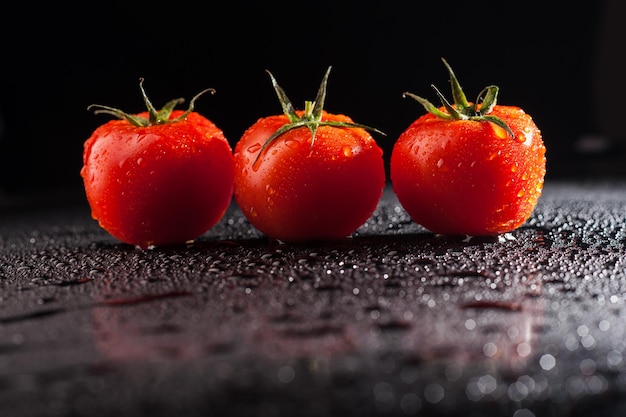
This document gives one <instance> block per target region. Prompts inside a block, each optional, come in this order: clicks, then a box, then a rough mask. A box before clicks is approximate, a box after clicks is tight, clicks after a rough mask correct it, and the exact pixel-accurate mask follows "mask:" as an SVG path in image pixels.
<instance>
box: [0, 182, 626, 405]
mask: <svg viewBox="0 0 626 417" xmlns="http://www.w3.org/2000/svg"><path fill="white" fill-rule="evenodd" d="M625 356H626V183H622V182H616V181H602V182H600V181H596V182H592V181H553V182H548V183H547V184H546V187H545V190H544V193H543V195H542V197H541V199H540V201H539V204H538V206H537V208H536V210H535V212H534V214H533V216H532V218H531V219H530V220H529V221H528V222H527V223H526V224H525V225H524V226H523V227H521V228H520V229H518V230H516V231H514V232H512V233H510V234H507V235H503V236H500V237H495V238H480V239H477V238H472V239H463V238H453V237H447V238H443V237H437V236H434V235H432V234H430V233H429V232H427V231H426V230H424V229H423V228H421V227H420V226H417V225H416V224H414V223H413V222H411V221H410V219H409V218H408V217H407V215H406V214H405V212H404V211H403V210H402V209H401V207H400V206H399V205H398V202H397V200H396V199H395V197H394V195H393V193H391V192H390V190H387V191H386V193H385V195H384V197H383V199H382V201H381V203H380V206H379V209H378V210H377V211H376V213H375V214H374V216H373V217H372V218H371V220H370V221H369V222H368V223H367V224H366V225H364V226H363V227H362V228H360V229H359V230H358V232H357V233H356V234H355V235H354V236H352V237H350V238H346V239H344V240H341V241H337V242H317V243H310V244H300V245H285V244H279V243H276V242H271V241H269V240H267V239H266V238H265V237H264V236H262V235H260V234H259V233H258V232H256V231H255V230H254V229H253V228H251V227H250V225H249V224H248V223H247V222H246V221H245V219H244V218H243V217H242V215H241V213H240V212H239V211H238V209H237V207H236V206H235V205H234V204H233V206H232V207H231V209H230V210H229V212H228V213H227V214H226V216H225V217H224V219H223V221H222V222H221V223H220V224H219V225H217V226H216V227H215V228H214V229H212V230H210V231H209V232H207V233H206V234H205V235H203V236H202V237H201V238H199V239H198V240H197V241H196V242H195V243H194V244H191V245H188V246H181V247H168V248H157V249H153V250H146V251H142V250H139V249H136V248H134V247H131V246H128V245H124V244H120V243H119V242H117V241H116V240H114V239H113V238H111V237H110V236H109V235H108V234H107V233H106V232H104V231H103V230H101V229H100V228H99V227H98V226H97V224H96V223H95V222H94V221H93V220H92V219H91V218H90V215H89V209H88V207H87V206H86V204H71V205H61V206H53V207H45V208H29V209H26V208H20V209H17V208H13V209H7V210H4V211H2V212H0V415H1V416H6V417H9V416H55V417H56V416H89V417H91V416H117V417H122V416H152V417H156V416H168V417H169V416H217V415H227V416H267V417H272V416H303V417H306V416H335V415H337V416H430V415H450V416H456V415H458V416H481V417H482V416H512V417H532V416H536V417H538V416H621V415H626V357H625Z"/></svg>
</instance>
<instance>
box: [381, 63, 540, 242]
mask: <svg viewBox="0 0 626 417" xmlns="http://www.w3.org/2000/svg"><path fill="white" fill-rule="evenodd" d="M444 64H445V65H446V67H447V69H448V71H449V73H450V80H451V83H452V90H453V95H454V98H455V103H454V105H450V104H449V103H448V102H447V101H446V100H445V98H443V96H442V95H441V93H439V91H437V94H438V95H439V97H440V98H441V99H442V102H443V106H441V107H438V108H436V107H435V106H433V105H432V104H431V103H429V102H428V101H427V100H425V99H423V98H421V97H419V96H415V95H413V94H410V93H405V95H409V96H411V97H412V98H415V99H416V100H417V101H419V102H420V103H421V104H422V105H423V106H424V107H425V108H426V110H427V111H428V112H429V113H427V114H425V115H423V116H421V117H419V118H418V119H417V120H415V121H414V122H413V123H412V124H411V125H410V126H409V127H408V128H407V129H406V130H405V131H404V132H403V133H402V134H401V135H400V137H399V138H398V140H397V142H396V143H395V145H394V148H393V150H392V154H391V161H390V177H391V182H392V186H393V190H394V192H395V194H396V196H397V197H398V201H399V202H400V204H401V205H402V206H403V208H404V209H405V210H406V212H407V213H408V214H409V216H410V217H411V218H412V219H413V220H414V221H415V222H416V223H418V224H421V225H422V226H424V227H425V228H427V229H429V230H430V231H432V232H434V233H437V234H448V235H456V234H459V235H462V234H465V235H470V236H480V235H498V234H502V233H506V232H510V231H512V230H514V229H516V228H518V227H520V226H521V225H522V224H523V223H524V222H525V221H526V220H528V218H529V217H530V215H531V214H532V212H533V210H534V208H535V206H536V204H537V201H538V199H539V197H540V195H541V193H542V190H543V184H544V176H545V173H546V159H545V153H546V149H545V146H544V143H543V140H542V136H541V132H540V130H539V129H538V127H537V126H536V125H535V123H534V122H533V120H532V118H531V116H529V115H528V114H526V113H525V112H524V111H523V110H522V109H521V108H519V107H514V106H503V105H497V104H496V99H497V93H498V88H497V87H496V86H489V87H487V88H485V89H484V90H483V91H482V92H481V94H480V95H479V98H478V99H477V100H476V103H479V104H477V105H475V104H472V103H469V102H467V100H466V98H465V95H464V93H463V91H462V89H461V87H460V85H459V83H458V81H457V79H456V77H455V75H454V73H453V72H452V69H451V68H450V67H449V65H448V64H447V62H446V61H445V60H444ZM483 96H484V99H483V100H482V101H481V97H483Z"/></svg>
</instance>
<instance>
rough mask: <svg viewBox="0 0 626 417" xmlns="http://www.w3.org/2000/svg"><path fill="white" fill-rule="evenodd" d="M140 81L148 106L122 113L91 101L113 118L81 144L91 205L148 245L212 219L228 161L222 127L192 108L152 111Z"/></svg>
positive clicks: (221, 198) (229, 173)
mask: <svg viewBox="0 0 626 417" xmlns="http://www.w3.org/2000/svg"><path fill="white" fill-rule="evenodd" d="M142 84H143V80H142V82H141V83H140V87H141V92H142V95H143V98H144V101H145V103H146V106H147V108H148V111H146V112H142V113H139V114H134V115H131V114H127V113H124V112H122V111H120V110H118V109H115V108H111V107H107V106H101V105H93V106H90V108H96V113H108V114H111V115H113V116H116V117H117V118H118V119H116V120H111V121H109V122H107V123H105V124H103V125H101V126H100V127H98V128H97V129H96V130H95V131H94V132H93V133H92V135H91V136H90V137H89V138H88V139H87V141H86V142H85V145H84V152H83V167H82V169H81V176H82V178H83V182H84V186H85V192H86V196H87V200H88V202H89V205H90V207H91V213H92V216H93V218H94V219H96V220H97V221H98V223H99V224H100V226H101V227H102V228H103V229H105V230H106V231H108V232H109V233H110V234H111V235H112V236H114V237H115V238H117V239H119V240H120V241H122V242H125V243H128V244H132V245H136V246H138V247H141V248H148V247H151V246H156V245H169V244H179V243H184V242H188V241H191V240H194V239H196V238H197V237H199V236H200V235H201V234H203V233H204V232H206V231H208V230H209V229H210V228H211V227H212V226H214V225H215V224H216V223H217V222H218V221H219V220H220V219H221V218H222V217H223V215H224V213H225V211H226V209H227V208H228V206H229V204H230V203H231V200H232V194H233V187H234V185H233V176H234V171H233V170H234V161H233V156H232V149H231V147H230V145H229V144H228V142H227V140H226V138H225V137H224V135H223V133H222V131H221V130H220V129H219V128H218V127H217V126H216V125H215V124H214V123H213V122H211V121H210V120H209V119H207V118H205V117H204V116H202V115H200V114H199V113H197V112H195V111H193V108H194V102H195V100H196V99H197V98H198V97H199V96H200V95H201V94H203V93H204V92H206V91H211V92H212V91H213V90H210V89H209V90H205V91H203V92H202V93H200V94H198V95H196V96H195V97H194V98H193V99H192V100H191V103H190V105H189V108H188V109H187V110H186V111H182V110H174V107H175V106H176V105H177V104H178V103H181V102H182V101H183V99H176V100H172V101H170V102H168V103H167V104H166V105H165V106H164V107H163V109H161V110H160V111H157V110H156V109H155V108H154V107H153V106H152V104H151V103H150V101H149V100H148V98H147V96H146V94H145V91H144V89H143V86H142Z"/></svg>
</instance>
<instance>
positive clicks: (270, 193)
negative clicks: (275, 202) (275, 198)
mask: <svg viewBox="0 0 626 417" xmlns="http://www.w3.org/2000/svg"><path fill="white" fill-rule="evenodd" d="M265 191H266V192H267V194H269V195H273V194H274V193H276V190H274V188H272V186H271V185H269V184H267V185H266V186H265Z"/></svg>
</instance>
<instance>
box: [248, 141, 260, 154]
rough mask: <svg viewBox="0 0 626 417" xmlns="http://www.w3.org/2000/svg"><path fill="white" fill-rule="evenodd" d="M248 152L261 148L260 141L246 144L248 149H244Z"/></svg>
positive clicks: (254, 151)
mask: <svg viewBox="0 0 626 417" xmlns="http://www.w3.org/2000/svg"><path fill="white" fill-rule="evenodd" d="M246 150H247V151H248V152H250V153H257V152H258V151H260V150H261V144H260V143H255V144H254V145H250V146H248V149H246Z"/></svg>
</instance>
